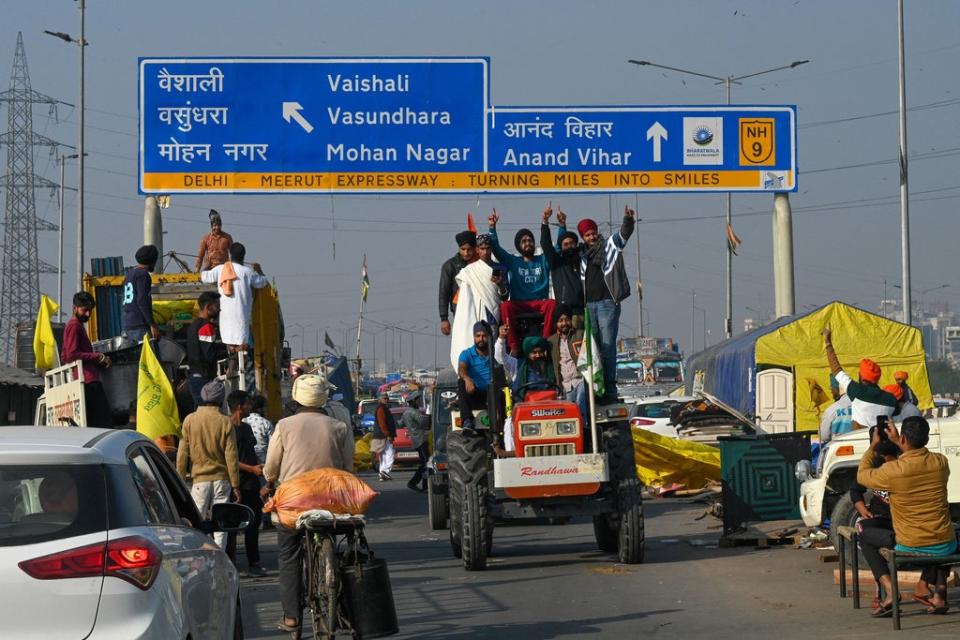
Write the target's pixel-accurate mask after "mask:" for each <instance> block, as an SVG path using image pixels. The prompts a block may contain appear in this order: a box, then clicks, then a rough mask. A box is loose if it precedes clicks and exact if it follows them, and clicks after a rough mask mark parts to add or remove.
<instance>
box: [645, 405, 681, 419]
mask: <svg viewBox="0 0 960 640" xmlns="http://www.w3.org/2000/svg"><path fill="white" fill-rule="evenodd" d="M676 405H677V403H676V402H651V403H649V404H641V405H637V415H638V416H640V417H641V418H669V417H670V411H671V410H672V409H673V407H675V406H676Z"/></svg>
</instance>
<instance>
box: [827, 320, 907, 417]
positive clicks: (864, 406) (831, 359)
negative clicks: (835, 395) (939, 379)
mask: <svg viewBox="0 0 960 640" xmlns="http://www.w3.org/2000/svg"><path fill="white" fill-rule="evenodd" d="M832 336H833V333H832V332H831V331H830V327H826V328H825V329H824V330H823V341H824V346H825V347H826V351H827V362H828V363H830V373H832V374H833V375H834V376H835V377H836V379H837V382H838V383H839V384H840V390H841V391H843V392H844V393H846V394H847V396H849V397H850V405H851V408H852V414H853V415H852V419H853V428H854V429H863V428H867V427H872V426H875V425H876V424H877V418H878V417H880V416H886V417H888V418H889V417H890V416H892V415H893V412H894V410H895V409H896V408H897V399H896V398H895V397H894V396H893V395H892V394H891V393H889V392H887V391H884V390H883V389H881V388H880V386H879V385H878V384H877V383H878V382H880V373H881V371H880V365H878V364H877V363H876V362H874V361H873V360H870V359H869V358H864V359H863V360H861V361H860V379H859V381H854V380H853V378H851V377H850V376H849V375H848V374H847V373H846V372H845V371H844V370H843V367H841V366H840V360H839V359H838V358H837V353H836V351H834V349H833V339H832Z"/></svg>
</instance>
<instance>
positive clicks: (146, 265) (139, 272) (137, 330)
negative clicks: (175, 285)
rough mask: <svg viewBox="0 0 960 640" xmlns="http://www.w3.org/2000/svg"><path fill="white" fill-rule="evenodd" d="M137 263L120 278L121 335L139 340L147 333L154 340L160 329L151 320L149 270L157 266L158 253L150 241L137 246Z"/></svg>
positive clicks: (151, 305)
mask: <svg viewBox="0 0 960 640" xmlns="http://www.w3.org/2000/svg"><path fill="white" fill-rule="evenodd" d="M136 259H137V266H135V267H134V268H133V269H130V271H128V272H127V275H126V277H124V279H123V335H125V336H126V337H127V338H129V339H131V340H136V341H137V342H140V341H141V340H143V337H144V336H145V335H147V334H148V333H149V334H150V336H151V337H152V338H153V339H154V340H156V339H157V338H159V337H160V328H159V327H158V326H157V323H155V322H154V321H153V296H152V295H151V294H150V288H151V287H152V286H153V281H152V280H151V278H150V272H151V271H153V269H154V267H156V266H157V260H159V259H160V252H159V250H157V248H156V247H155V246H153V245H152V244H148V245H144V246H142V247H140V248H139V249H137V253H136Z"/></svg>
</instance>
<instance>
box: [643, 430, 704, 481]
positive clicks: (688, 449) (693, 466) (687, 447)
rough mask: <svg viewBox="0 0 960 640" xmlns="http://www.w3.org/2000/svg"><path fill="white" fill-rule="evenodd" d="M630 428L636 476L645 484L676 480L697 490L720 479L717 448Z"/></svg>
mask: <svg viewBox="0 0 960 640" xmlns="http://www.w3.org/2000/svg"><path fill="white" fill-rule="evenodd" d="M632 431H633V455H634V459H635V460H636V463H637V476H638V477H639V478H640V481H641V482H643V484H644V485H646V486H648V487H650V486H663V485H669V484H671V483H674V482H676V483H677V484H682V485H686V486H687V487H689V488H691V489H698V488H700V487H702V486H704V485H705V484H707V481H709V480H714V481H719V480H720V450H719V449H717V448H716V447H711V446H709V445H706V444H700V443H699V442H690V441H688V440H676V439H674V438H668V437H666V436H661V435H659V434H656V433H653V432H651V431H647V430H646V429H639V428H637V427H634V428H633V430H632Z"/></svg>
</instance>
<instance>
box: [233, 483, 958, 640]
mask: <svg viewBox="0 0 960 640" xmlns="http://www.w3.org/2000/svg"><path fill="white" fill-rule="evenodd" d="M394 478H395V479H394V481H393V482H389V483H381V482H379V481H377V479H376V478H375V477H373V476H369V477H367V476H365V477H364V479H365V480H366V481H367V482H369V483H370V484H371V485H372V486H374V487H376V488H377V489H378V490H380V491H382V492H383V493H382V495H381V496H380V497H379V498H377V501H376V502H375V503H374V505H373V507H372V508H371V509H370V512H369V513H368V516H369V524H368V525H367V538H368V540H369V542H370V545H371V547H372V548H373V549H374V551H375V552H376V553H377V554H378V555H379V556H380V557H383V558H385V559H386V560H387V562H388V563H389V569H390V578H391V583H392V586H393V593H394V600H395V603H396V609H397V615H398V618H399V621H400V634H399V635H398V636H395V637H398V638H471V639H474V638H476V639H483V638H495V639H497V640H504V639H506V638H524V639H526V638H544V639H547V638H567V637H576V636H581V637H588V638H597V637H603V638H639V637H662V638H706V637H711V636H716V637H731V636H734V635H737V636H741V637H744V638H771V637H776V636H779V637H782V638H793V637H803V636H805V637H808V638H810V637H815V638H833V637H841V636H842V637H844V638H861V637H863V638H866V637H869V638H875V637H877V636H880V637H883V636H886V635H890V636H891V637H898V638H911V637H919V636H920V635H921V634H922V636H923V637H924V638H936V637H947V636H956V634H957V633H958V632H960V611H953V612H951V614H950V615H947V616H942V617H941V616H927V615H925V614H923V612H922V611H921V610H920V609H919V606H918V605H912V604H908V605H906V606H905V612H904V618H903V629H904V631H902V632H900V633H899V634H896V635H894V633H893V632H892V626H891V622H890V620H889V619H887V620H873V619H871V618H870V615H869V609H861V610H859V611H856V610H853V609H852V604H851V601H850V600H840V599H839V597H838V592H837V587H835V586H834V584H833V569H834V567H835V563H831V564H824V563H822V562H820V561H819V559H818V556H819V555H820V552H818V551H814V550H799V549H794V548H793V547H792V546H782V547H767V548H766V549H765V550H755V549H754V548H752V547H748V548H735V549H719V548H717V547H716V543H717V539H718V537H719V529H718V528H717V527H718V525H719V521H717V520H715V519H713V518H712V517H710V516H707V517H706V518H704V519H702V520H699V521H698V520H695V517H696V516H697V515H699V514H701V513H702V512H703V510H704V508H705V506H704V505H702V504H696V503H693V504H691V503H689V502H684V501H682V500H672V499H667V500H653V499H650V500H648V501H647V502H646V503H645V506H646V530H647V547H646V549H647V551H646V561H645V563H644V564H642V565H635V566H625V565H619V564H616V563H615V558H614V557H613V556H610V555H607V554H604V553H601V552H599V551H597V548H596V544H595V542H594V538H593V528H592V525H591V524H590V521H589V520H587V519H580V520H574V521H572V522H570V523H568V524H565V525H554V526H550V525H538V526H519V525H516V524H514V525H503V526H500V527H498V528H497V529H496V533H495V534H494V548H493V556H492V557H491V558H490V560H489V564H488V569H487V570H486V571H483V572H472V573H468V572H465V571H464V570H463V568H462V565H461V564H460V561H459V560H456V559H455V558H454V557H453V555H452V554H451V551H450V545H449V542H448V539H447V532H446V531H437V532H434V531H431V530H430V528H429V526H428V524H427V522H426V509H427V507H426V496H425V495H424V494H417V493H414V492H412V491H410V490H409V489H407V488H406V480H407V479H408V478H409V476H408V474H407V473H406V472H399V473H395V474H394ZM262 543H263V554H264V564H265V566H266V567H267V569H268V570H269V571H270V575H269V576H268V577H266V578H260V579H249V578H244V580H243V583H244V584H243V587H244V589H243V598H244V608H245V610H244V622H245V626H246V633H247V637H248V638H254V639H261V638H284V637H289V635H287V634H283V633H280V632H278V631H276V630H275V623H276V621H277V620H278V619H279V618H280V616H281V613H280V606H279V603H278V599H277V584H276V549H275V544H274V535H273V534H272V533H269V532H267V533H265V535H264V538H263V539H262ZM240 557H241V561H240V562H241V566H243V560H242V557H243V556H242V553H241V554H240ZM951 595H952V598H953V600H954V601H957V599H958V597H960V594H957V593H956V590H954V594H951ZM869 598H870V596H868V597H867V598H866V603H867V604H868V603H869ZM306 637H309V634H307V636H306Z"/></svg>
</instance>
